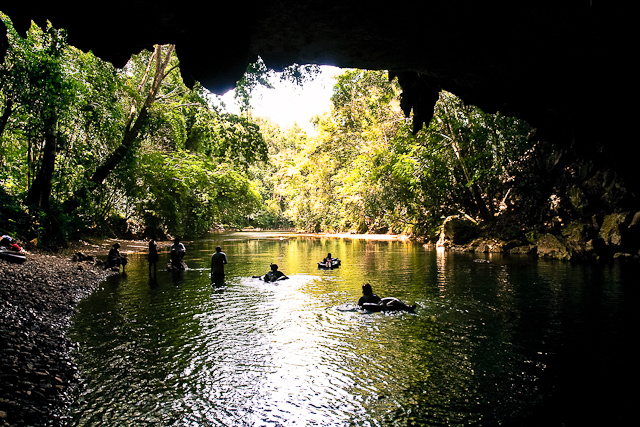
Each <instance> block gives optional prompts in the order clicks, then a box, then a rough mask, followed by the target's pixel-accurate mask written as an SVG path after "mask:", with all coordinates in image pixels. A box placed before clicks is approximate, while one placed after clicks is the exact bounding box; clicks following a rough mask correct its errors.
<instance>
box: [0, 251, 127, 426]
mask: <svg viewBox="0 0 640 427" xmlns="http://www.w3.org/2000/svg"><path fill="white" fill-rule="evenodd" d="M91 252H92V253H94V254H95V255H102V252H104V250H103V249H99V248H94V249H93V250H92V251H91ZM111 274H118V273H116V272H114V271H110V270H109V271H104V270H103V269H102V268H101V267H100V266H98V265H96V264H95V262H92V261H82V262H73V261H72V260H71V256H70V255H68V254H64V253H63V254H57V255H55V256H54V255H46V254H29V255H28V256H27V260H26V261H25V262H24V263H23V264H14V263H10V262H7V261H3V260H0V343H1V344H0V361H1V362H0V363H1V364H0V426H58V425H64V420H63V419H62V418H61V414H62V413H63V409H64V408H65V406H66V405H68V403H69V399H70V393H71V389H72V387H73V386H74V385H75V384H76V383H77V381H78V377H77V376H76V367H75V365H74V363H73V362H72V360H71V357H70V351H71V349H72V343H71V342H70V341H69V340H67V338H66V337H65V331H66V329H67V328H68V326H69V322H70V319H71V317H72V316H73V314H74V310H75V307H76V305H77V303H78V302H79V301H80V300H81V299H82V298H84V297H85V296H87V295H88V294H90V293H91V292H92V291H93V289H95V288H96V287H97V286H98V285H99V284H100V283H101V282H103V281H104V280H105V279H106V278H107V277H108V276H109V275H111Z"/></svg>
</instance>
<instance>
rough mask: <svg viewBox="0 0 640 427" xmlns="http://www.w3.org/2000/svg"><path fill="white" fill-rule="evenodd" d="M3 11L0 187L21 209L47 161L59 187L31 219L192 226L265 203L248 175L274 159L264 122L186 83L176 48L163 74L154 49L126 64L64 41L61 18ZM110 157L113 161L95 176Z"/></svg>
mask: <svg viewBox="0 0 640 427" xmlns="http://www.w3.org/2000/svg"><path fill="white" fill-rule="evenodd" d="M0 18H1V19H2V20H3V22H4V23H5V26H6V27H7V30H8V38H9V44H10V46H9V52H8V54H7V58H6V61H5V62H4V63H3V64H2V65H1V66H0V142H1V146H0V147H1V149H0V166H2V168H0V186H1V187H0V188H2V191H3V194H6V196H7V197H13V198H14V199H12V200H16V201H17V202H15V203H12V206H15V207H16V208H17V209H21V210H23V211H25V210H26V209H27V207H26V206H24V205H23V202H24V200H25V198H26V195H27V191H28V190H29V189H30V187H33V183H34V177H36V175H37V174H38V173H39V172H38V171H40V170H43V168H44V166H45V164H46V165H48V168H47V171H49V174H50V175H49V176H48V181H49V182H50V183H51V186H52V188H51V190H50V191H49V190H47V188H46V186H45V187H43V190H42V192H41V194H42V197H44V198H45V199H46V200H48V201H49V202H50V206H49V205H48V204H47V211H46V212H45V213H42V214H40V213H39V214H38V215H44V216H43V217H42V218H40V219H38V220H35V221H34V222H37V223H40V224H48V225H51V229H52V230H55V231H56V232H55V233H52V234H50V238H53V239H60V238H65V237H68V236H70V235H71V234H72V233H76V232H81V233H82V232H87V231H89V230H94V231H97V232H106V231H113V230H117V231H118V232H122V231H124V230H125V229H126V230H128V231H132V230H133V231H140V230H143V229H144V227H145V226H146V225H154V226H156V225H159V224H164V226H165V230H166V231H170V232H171V233H177V234H182V235H191V236H195V235H197V234H199V233H202V232H205V231H207V230H209V229H210V228H211V227H212V226H214V225H216V224H220V223H242V222H243V221H246V218H247V217H248V216H250V215H251V214H253V213H255V211H257V210H258V208H259V207H260V206H262V203H261V199H260V194H259V193H258V190H257V187H256V186H255V185H254V184H252V182H251V181H250V180H249V179H248V177H247V174H248V170H249V168H250V167H251V165H252V164H253V163H255V162H260V161H265V160H266V159H267V145H266V143H265V141H264V139H263V138H262V135H261V134H260V132H259V129H258V126H257V125H255V124H253V123H250V122H249V121H248V120H247V119H246V118H242V117H238V116H234V115H230V114H227V113H224V112H220V111H217V110H216V109H215V108H214V107H212V105H211V104H210V102H209V94H208V92H207V91H205V90H204V89H203V88H202V87H200V86H198V85H196V86H195V87H194V88H193V89H189V88H187V87H186V86H185V85H184V83H183V82H182V79H181V78H180V73H179V71H178V68H179V61H178V58H177V57H176V56H175V55H172V56H171V57H170V59H169V62H168V65H167V67H166V68H165V69H164V72H163V74H162V75H161V76H156V75H155V71H156V69H157V68H156V65H157V64H156V62H157V59H158V58H160V55H159V54H158V55H155V54H154V53H153V52H148V51H143V52H141V53H140V54H138V55H135V56H134V57H132V58H131V60H130V61H129V63H128V64H127V66H126V67H125V68H124V69H122V70H118V69H115V68H114V67H113V66H111V65H110V64H108V63H105V62H104V61H102V60H100V59H98V58H96V57H95V56H94V55H92V54H91V53H84V52H81V51H79V50H77V49H75V48H73V47H71V46H68V45H67V44H66V38H65V32H64V31H63V30H56V29H54V28H53V27H52V26H51V25H48V26H47V27H46V28H45V29H41V28H39V27H37V26H35V25H33V26H32V27H31V29H30V30H29V32H28V34H27V36H26V38H22V37H20V36H19V35H18V34H17V33H16V32H15V30H14V29H13V26H12V24H11V20H10V19H9V17H7V16H5V15H0ZM158 52H160V53H162V52H171V49H161V50H159V51H158ZM164 56H166V54H165V55H163V57H162V58H164ZM162 58H161V59H162ZM167 58H169V57H167ZM155 83H160V85H159V86H158V90H157V93H155V92H154V96H153V97H152V98H151V99H150V98H149V97H148V96H147V94H149V93H151V92H150V90H151V88H152V85H153V84H155ZM143 111H144V114H142V112H143ZM47 135H53V137H51V136H47ZM127 138H128V139H127ZM46 141H49V142H53V144H49V149H48V150H44V148H45V146H46ZM125 145H126V146H125ZM114 154H117V156H114ZM47 158H48V159H49V160H47ZM107 161H113V163H112V164H113V166H114V167H113V168H111V167H109V168H107V169H103V170H104V171H106V173H105V174H104V175H103V176H105V178H104V179H100V180H94V179H93V177H92V174H93V173H94V172H95V171H96V170H98V169H99V168H100V167H102V166H104V165H105V162H107ZM38 197H41V196H40V195H39V196H38ZM71 201H73V203H70V202H71ZM31 209H32V210H33V211H34V212H35V210H34V208H31ZM145 221H149V222H148V223H147V222H145ZM123 224H125V225H123ZM31 234H33V233H31Z"/></svg>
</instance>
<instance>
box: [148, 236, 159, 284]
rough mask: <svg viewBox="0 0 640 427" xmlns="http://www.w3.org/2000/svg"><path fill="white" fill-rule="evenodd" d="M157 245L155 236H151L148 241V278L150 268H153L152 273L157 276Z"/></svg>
mask: <svg viewBox="0 0 640 427" xmlns="http://www.w3.org/2000/svg"><path fill="white" fill-rule="evenodd" d="M157 263H158V243H157V242H156V236H152V237H151V240H149V277H151V266H153V273H154V274H155V275H157V274H158V270H157Z"/></svg>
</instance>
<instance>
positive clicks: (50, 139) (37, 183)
mask: <svg viewBox="0 0 640 427" xmlns="http://www.w3.org/2000/svg"><path fill="white" fill-rule="evenodd" d="M56 123H57V120H56V119H55V118H53V119H51V122H50V123H49V124H48V126H46V129H45V136H44V148H43V149H42V162H41V164H40V169H39V170H38V172H37V174H36V176H35V178H34V179H33V182H32V183H31V187H30V188H29V192H28V193H27V200H26V202H27V205H29V206H36V207H39V208H40V209H42V210H43V211H44V212H47V213H49V211H50V207H51V204H50V198H51V188H52V183H51V180H52V179H53V173H54V171H55V166H56V155H57V152H58V135H57V131H56V127H57V126H56Z"/></svg>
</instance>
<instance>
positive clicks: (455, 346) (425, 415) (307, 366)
mask: <svg viewBox="0 0 640 427" xmlns="http://www.w3.org/2000/svg"><path fill="white" fill-rule="evenodd" d="M216 245H220V246H222V248H223V250H224V251H225V252H226V253H227V256H228V259H229V264H228V265H227V267H226V272H227V280H226V284H225V285H224V286H212V285H211V283H210V279H209V275H208V274H209V271H208V270H209V259H210V256H211V254H212V253H213V251H214V248H215V246H216ZM141 250H142V251H144V248H141ZM327 252H331V253H332V254H333V256H337V257H339V258H340V259H341V260H342V266H341V267H340V268H338V269H334V270H320V269H318V268H317V261H319V260H320V259H322V257H324V256H325V255H326V253H327ZM167 258H168V254H167V253H162V254H161V262H160V263H159V267H160V270H159V271H158V273H157V279H150V278H149V275H148V270H147V266H148V264H147V261H146V254H145V253H144V252H143V253H140V254H133V255H131V256H130V257H129V259H130V263H129V265H128V266H127V274H126V275H120V276H116V277H113V278H112V279H111V280H109V281H108V282H106V283H104V284H103V286H102V288H101V289H100V290H98V291H97V292H95V293H94V294H93V295H92V296H91V297H89V298H88V299H86V300H85V301H83V302H82V303H81V304H80V307H79V309H78V313H77V316H76V317H75V319H74V323H73V325H72V327H71V329H70V331H69V334H68V336H69V338H70V339H71V340H72V341H75V342H78V344H79V345H78V349H77V351H76V353H75V359H76V361H77V363H78V364H79V373H80V376H81V377H82V381H83V385H82V387H81V389H80V390H79V392H78V400H77V403H76V404H75V405H74V406H73V408H72V409H71V414H70V420H71V421H70V425H77V426H152V425H153V426H386V425H389V426H405V425H407V426H408V425H415V426H471V425H474V426H481V425H482V426H495V425H507V426H510V425H513V426H516V425H518V426H520V425H522V426H561V425H565V426H572V425H576V426H578V425H585V424H584V422H586V421H589V423H588V424H589V425H596V424H592V423H591V422H603V423H604V424H601V425H621V424H620V423H621V422H623V421H626V420H627V419H628V416H629V412H630V411H629V408H631V407H632V406H631V403H632V401H631V398H632V393H631V392H629V391H628V385H629V380H630V379H632V378H634V379H633V380H632V381H634V385H635V381H636V380H637V378H635V375H633V373H634V372H636V370H635V369H633V370H631V371H630V370H629V366H631V364H630V363H629V362H630V358H631V356H630V355H631V350H630V347H631V346H632V345H634V342H635V341H636V339H635V338H636V337H637V332H636V329H635V326H636V325H637V323H636V320H637V319H636V317H635V315H632V313H635V312H636V304H637V289H636V285H637V283H636V282H637V274H636V273H637V268H636V267H633V266H616V265H612V266H600V267H593V266H576V265H571V264H568V263H559V262H542V261H532V260H531V259H529V258H526V257H522V258H514V257H507V256H489V255H477V254H476V255H470V254H460V253H446V252H439V251H435V250H428V249H425V248H423V247H422V246H421V245H420V244H417V243H411V242H402V241H375V240H354V239H338V238H318V237H307V236H298V235H295V234H275V233H274V234H269V233H228V234H215V235H211V236H210V238H208V239H202V240H199V241H195V242H187V256H186V258H185V261H186V263H187V264H188V266H189V270H187V271H185V272H182V273H169V272H166V271H162V267H164V266H165V265H166V259H167ZM479 259H483V260H488V261H490V262H488V263H487V262H478V261H479ZM271 262H275V263H277V264H278V265H279V266H280V270H282V271H283V272H285V273H286V274H287V275H289V276H290V279H289V280H286V281H282V282H277V283H275V284H268V283H264V282H261V281H260V280H258V279H254V278H251V276H253V275H258V274H264V273H265V272H266V271H268V269H269V264H270V263H271ZM364 282H369V283H371V284H372V286H373V288H374V291H375V292H376V293H377V294H378V295H380V296H396V297H398V298H400V299H402V300H404V301H406V302H408V303H416V304H417V305H418V308H417V309H416V312H415V313H392V314H384V313H368V312H364V311H361V310H358V309H357V308H356V307H355V303H356V302H357V300H358V298H359V296H360V295H361V285H362V283H364ZM634 400H635V399H634Z"/></svg>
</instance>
